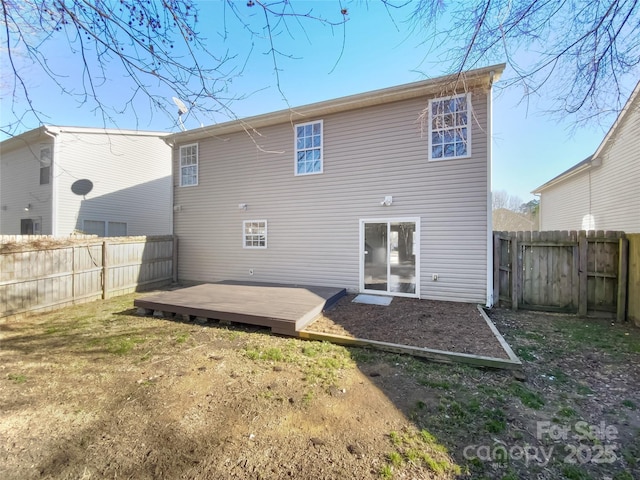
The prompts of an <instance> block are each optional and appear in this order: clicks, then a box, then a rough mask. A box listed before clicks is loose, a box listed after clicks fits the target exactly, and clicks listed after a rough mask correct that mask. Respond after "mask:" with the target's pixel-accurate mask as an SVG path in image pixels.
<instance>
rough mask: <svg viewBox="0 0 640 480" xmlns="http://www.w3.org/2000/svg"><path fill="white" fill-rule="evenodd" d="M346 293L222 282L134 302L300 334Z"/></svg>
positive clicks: (273, 330) (330, 290)
mask: <svg viewBox="0 0 640 480" xmlns="http://www.w3.org/2000/svg"><path fill="white" fill-rule="evenodd" d="M345 294H346V290H345V289H344V288H336V287H322V286H308V285H284V284H267V283H255V282H252V283H241V282H233V281H228V282H221V283H207V284H203V285H197V286H194V287H187V288H182V289H179V290H173V291H168V292H161V293H157V294H154V295H149V296H146V297H143V298H139V299H137V300H135V301H134V305H135V306H136V307H140V308H146V309H150V310H159V311H163V312H170V313H175V314H181V315H192V316H196V317H205V318H214V319H217V320H226V321H231V322H238V323H249V324H252V325H260V326H264V327H269V328H271V331H272V332H274V333H278V334H283V335H293V336H297V335H298V334H297V332H299V331H300V330H303V329H304V328H305V327H306V326H307V325H308V324H309V323H311V321H313V320H314V319H315V318H316V317H317V316H318V315H320V313H322V310H324V309H325V308H328V307H330V306H331V305H333V304H334V303H335V302H337V301H338V300H339V299H340V298H341V297H342V296H344V295H345Z"/></svg>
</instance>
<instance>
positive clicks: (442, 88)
mask: <svg viewBox="0 0 640 480" xmlns="http://www.w3.org/2000/svg"><path fill="white" fill-rule="evenodd" d="M504 68H505V64H499V65H493V66H491V67H485V68H480V69H477V70H471V71H469V72H463V73H462V74H452V75H446V76H442V77H436V78H433V79H429V80H421V81H418V82H414V83H409V84H404V85H399V86H394V87H389V88H383V89H380V90H373V91H370V92H364V93H358V94H355V95H350V96H346V97H340V98H335V99H332V100H325V101H322V102H317V103H312V104H308V105H303V106H300V107H293V108H290V109H285V110H278V111H275V112H271V113H265V114H262V115H256V116H253V117H247V118H243V119H236V120H231V121H229V122H224V123H219V124H216V125H210V126H207V127H200V128H197V129H193V130H187V131H186V132H179V133H174V134H171V135H168V136H166V137H164V141H165V142H167V143H168V144H169V145H172V144H175V143H190V142H195V141H197V140H200V139H202V138H207V137H210V136H215V135H226V134H230V133H235V132H241V131H246V132H247V133H251V130H254V129H256V128H262V127H266V126H271V125H279V124H282V123H293V122H298V121H303V120H305V119H309V118H312V117H318V116H321V115H329V114H332V113H338V112H343V111H348V110H356V109H360V108H364V107H370V106H375V105H382V104H386V103H391V102H397V101H401V100H407V99H411V98H417V97H421V96H426V95H433V94H439V93H444V92H446V91H449V90H451V89H457V88H458V87H460V88H462V87H464V88H470V87H472V86H478V85H483V84H484V85H486V84H487V82H488V83H489V85H488V86H489V88H491V85H492V83H493V81H494V80H496V81H497V80H498V79H499V77H500V75H501V74H502V72H503V70H504Z"/></svg>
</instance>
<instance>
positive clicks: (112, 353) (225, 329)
mask: <svg viewBox="0 0 640 480" xmlns="http://www.w3.org/2000/svg"><path fill="white" fill-rule="evenodd" d="M133 299H134V296H125V297H120V298H116V299H111V300H108V301H99V302H94V303H90V304H86V305H80V306H77V307H73V308H68V309H64V310H60V311H57V312H53V313H49V314H44V315H39V316H33V317H29V318H26V319H23V320H20V321H10V322H4V323H0V334H1V337H0V339H1V342H0V478H2V479H34V478H56V479H57V478H136V479H144V478H170V479H173V478H196V479H199V478H202V479H227V478H239V479H245V478H249V479H252V478H253V479H260V478H262V479H272V478H296V479H303V480H304V479H314V480H316V479H334V478H335V479H342V478H356V479H369V478H371V479H376V478H396V479H428V478H438V479H446V478H478V479H479V478H489V479H518V478H541V479H557V478H568V479H594V480H595V479H606V478H610V479H612V480H613V479H616V480H623V479H633V478H640V463H639V462H640V433H639V432H640V410H639V409H640V392H639V389H638V387H637V386H638V385H639V384H640V374H639V369H638V364H639V361H640V331H639V330H638V329H635V328H633V327H631V326H629V325H612V324H611V323H610V322H609V321H602V320H581V319H577V318H575V317H571V316H561V315H545V314H538V313H536V314H532V313H526V312H517V313H513V312H510V311H506V310H494V311H492V312H491V313H490V316H491V317H492V319H493V320H494V322H495V323H496V325H497V326H498V328H499V329H500V331H501V332H502V333H503V334H504V335H505V337H506V338H507V340H508V341H509V342H510V344H511V345H512V347H513V348H514V350H515V351H516V353H518V354H519V355H520V357H521V359H522V360H523V362H524V371H525V374H526V380H525V381H522V380H519V379H517V378H514V376H513V374H511V373H509V372H505V371H498V370H486V369H479V368H473V367H468V366H463V365H447V364H436V363H430V362H426V361H422V360H419V359H415V358H412V357H408V356H403V355H395V354H386V353H380V352H376V351H372V350H366V349H360V348H344V347H340V346H335V345H331V344H327V343H318V342H306V341H301V340H297V339H291V338H281V337H277V336H273V335H270V334H269V332H268V331H265V330H262V329H257V328H249V327H242V326H235V325H231V326H225V325H219V324H217V323H216V322H207V323H200V324H198V323H182V322H178V321H175V320H169V319H162V318H154V317H139V316H136V315H135V310H134V309H133V308H132V304H133ZM402 303H404V302H397V303H396V302H395V300H394V303H392V305H391V307H378V308H373V307H371V308H373V310H380V309H385V310H384V312H385V313H384V314H380V315H378V313H379V312H376V315H373V313H371V312H370V313H371V315H372V316H371V317H370V318H373V317H375V318H379V321H380V322H386V324H387V325H392V324H393V321H394V319H398V318H402V317H403V316H406V315H411V311H408V310H402V309H401V308H397V307H398V306H401V304H402ZM350 306H351V305H349V306H348V307H345V308H349V307H350ZM358 307H360V306H358ZM338 308H340V306H339V307H338ZM354 308H355V307H354ZM336 311H338V310H336ZM360 311H362V310H360ZM449 312H451V313H452V314H451V315H449V316H447V315H446V313H447V310H444V311H440V312H438V315H435V314H434V313H432V314H431V317H428V318H429V321H430V323H438V322H441V326H442V331H450V330H447V329H448V328H450V326H451V325H452V324H453V322H455V321H456V318H455V317H456V315H455V314H453V312H455V309H454V308H452V309H450V310H449ZM332 315H333V316H334V317H335V315H337V313H335V312H334V313H333V314H332ZM416 325H417V328H418V330H417V331H416V335H420V328H419V327H420V323H419V322H416ZM465 334H466V330H465V328H464V325H461V326H460V327H459V330H458V331H455V332H451V335H456V336H457V337H464V336H465ZM392 341H393V340H392ZM432 348H438V347H432Z"/></svg>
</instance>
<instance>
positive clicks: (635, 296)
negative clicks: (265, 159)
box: [627, 233, 640, 327]
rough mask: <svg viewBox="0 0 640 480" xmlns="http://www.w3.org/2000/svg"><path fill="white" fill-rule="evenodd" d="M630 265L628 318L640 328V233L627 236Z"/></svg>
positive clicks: (628, 276)
mask: <svg viewBox="0 0 640 480" xmlns="http://www.w3.org/2000/svg"><path fill="white" fill-rule="evenodd" d="M627 239H628V241H629V265H628V275H627V292H628V294H627V308H628V318H629V320H630V321H632V322H634V323H635V324H636V325H637V326H638V327H640V233H634V234H631V235H627Z"/></svg>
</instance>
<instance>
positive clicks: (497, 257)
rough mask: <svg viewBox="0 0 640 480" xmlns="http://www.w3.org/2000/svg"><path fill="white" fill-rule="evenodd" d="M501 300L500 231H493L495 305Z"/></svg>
mask: <svg viewBox="0 0 640 480" xmlns="http://www.w3.org/2000/svg"><path fill="white" fill-rule="evenodd" d="M499 302H500V232H493V305H496V304H498V303H499Z"/></svg>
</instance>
